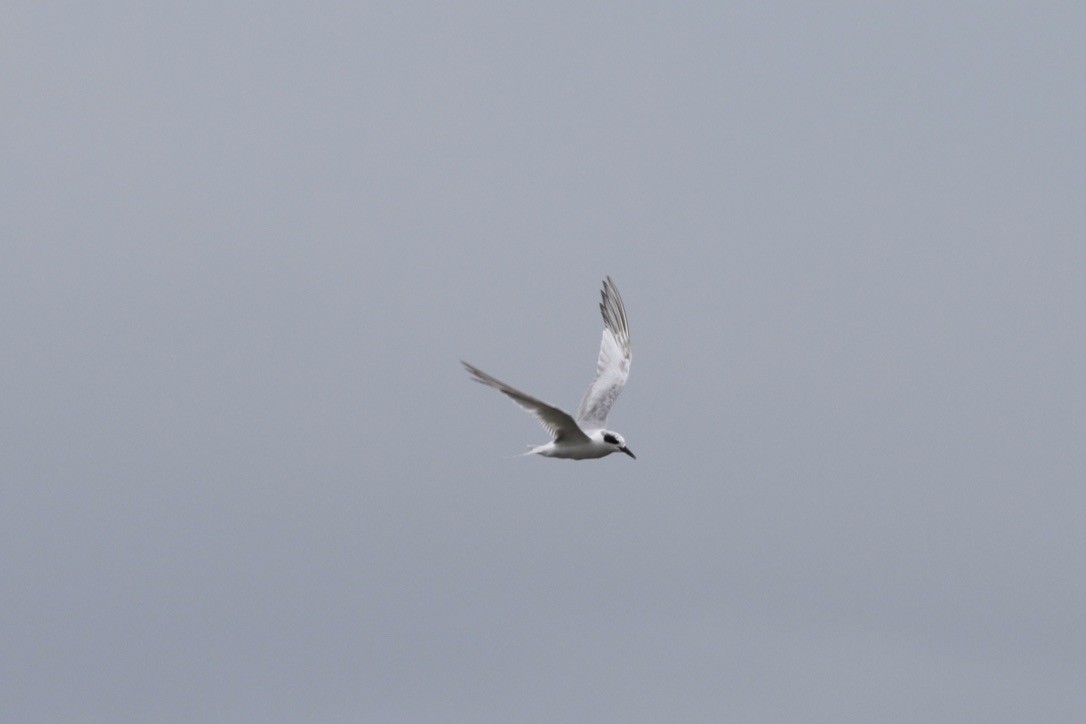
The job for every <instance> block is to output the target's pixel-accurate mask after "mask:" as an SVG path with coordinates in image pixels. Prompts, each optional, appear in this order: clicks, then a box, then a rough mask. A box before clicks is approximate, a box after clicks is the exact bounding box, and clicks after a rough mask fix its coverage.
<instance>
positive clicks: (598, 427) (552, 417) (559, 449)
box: [463, 277, 636, 460]
mask: <svg viewBox="0 0 1086 724" xmlns="http://www.w3.org/2000/svg"><path fill="white" fill-rule="evenodd" d="M601 297H602V301H601V302H600V313H601V314H602V315H603V325H604V326H603V341H602V342H601V343H600V354H599V358H598V360H597V362H596V379H595V380H593V381H592V384H591V385H589V387H588V390H587V391H586V392H585V393H584V397H583V398H582V399H581V406H580V408H579V409H578V411H577V419H574V418H573V417H572V416H571V415H569V414H568V413H566V412H564V411H562V410H560V409H558V408H557V407H553V406H552V405H548V404H547V403H545V402H541V401H540V400H537V399H536V398H534V397H532V396H530V395H526V394H524V393H523V392H521V391H520V390H518V389H516V388H515V387H510V386H509V385H507V384H505V383H504V382H502V381H501V380H499V379H497V378H496V377H492V376H491V375H488V374H487V373H486V372H483V371H482V370H480V369H479V368H478V367H474V366H472V365H470V364H468V363H467V362H463V365H464V367H466V368H467V370H468V372H470V373H471V374H472V375H473V379H474V380H475V381H476V382H480V383H482V384H484V385H487V386H489V387H493V388H494V389H496V390H498V391H499V392H501V393H503V394H505V395H506V396H508V397H509V398H510V399H512V400H513V402H515V403H517V404H518V405H520V406H521V407H522V408H524V409H525V410H527V411H528V412H530V413H531V414H532V415H534V416H535V418H536V419H537V420H539V422H540V423H541V424H542V425H543V427H545V428H547V431H548V432H549V433H550V434H551V437H552V438H553V439H552V440H551V441H550V442H549V443H546V444H545V445H539V446H536V447H533V448H532V449H531V450H529V451H528V452H527V453H526V454H527V455H542V456H543V457H548V458H566V459H570V460H589V459H592V458H602V457H606V456H608V455H610V454H611V453H613V452H624V453H626V454H627V455H629V456H630V457H632V458H635V459H636V456H635V455H634V454H633V453H632V452H630V449H629V448H628V447H626V441H625V440H624V439H623V438H622V436H621V435H619V434H618V433H617V432H612V431H610V430H607V429H605V427H604V426H605V425H606V423H607V415H608V413H610V411H611V407H612V405H614V404H615V400H616V399H617V398H618V395H619V393H620V392H622V387H623V385H625V384H626V379H627V378H628V377H629V375H630V328H629V323H628V322H627V320H626V307H625V306H624V305H623V303H622V296H621V295H620V294H619V293H618V288H617V287H616V286H615V283H614V282H613V281H611V278H610V277H607V279H605V280H604V282H603V291H602V292H601Z"/></svg>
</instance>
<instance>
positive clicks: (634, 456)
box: [619, 447, 637, 460]
mask: <svg viewBox="0 0 1086 724" xmlns="http://www.w3.org/2000/svg"><path fill="white" fill-rule="evenodd" d="M619 450H621V451H622V452H624V453H626V454H627V455H629V456H630V457H632V458H633V459H634V460H637V456H636V455H634V454H633V453H632V452H630V448H628V447H620V448H619Z"/></svg>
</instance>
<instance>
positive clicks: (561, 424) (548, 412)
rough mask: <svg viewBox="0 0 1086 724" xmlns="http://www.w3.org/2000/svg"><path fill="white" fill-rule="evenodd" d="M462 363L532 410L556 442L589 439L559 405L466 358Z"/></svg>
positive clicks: (479, 378) (478, 377)
mask: <svg viewBox="0 0 1086 724" xmlns="http://www.w3.org/2000/svg"><path fill="white" fill-rule="evenodd" d="M460 364H462V365H464V367H465V368H467V370H468V372H470V373H471V374H472V379H473V380H475V381H476V382H479V383H481V384H484V385H486V386H488V387H493V388H494V389H496V390H498V391H499V392H501V393H502V394H504V395H505V396H506V397H509V398H510V399H512V400H513V402H515V403H517V404H518V405H520V406H521V407H522V408H523V409H525V410H527V411H528V412H530V413H531V414H532V415H533V416H534V417H535V419H537V420H539V422H540V424H542V425H543V427H545V428H546V429H547V432H549V433H550V434H551V437H552V438H554V441H555V442H561V441H569V442H588V441H589V438H588V435H585V434H584V431H582V430H581V428H580V427H578V425H577V422H576V421H575V420H574V419H573V418H572V417H570V416H569V415H568V414H567V413H565V412H562V411H561V410H559V409H558V408H557V407H553V406H551V405H548V404H547V403H546V402H541V401H540V400H537V399H536V398H534V397H532V396H531V395H526V394H524V393H523V392H521V391H520V390H518V389H516V388H515V387H510V386H509V385H507V384H505V383H504V382H502V381H501V380H499V379H498V378H496V377H493V376H491V375H488V374H487V373H486V372H483V371H482V370H481V369H479V368H478V367H475V366H473V365H470V364H468V363H467V362H465V361H464V360H460Z"/></svg>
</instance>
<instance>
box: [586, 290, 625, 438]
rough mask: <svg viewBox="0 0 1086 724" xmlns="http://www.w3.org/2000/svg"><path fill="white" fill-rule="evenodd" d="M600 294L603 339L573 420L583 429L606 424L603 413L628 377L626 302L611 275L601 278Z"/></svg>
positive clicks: (605, 417) (608, 410)
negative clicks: (586, 388) (593, 377)
mask: <svg viewBox="0 0 1086 724" xmlns="http://www.w3.org/2000/svg"><path fill="white" fill-rule="evenodd" d="M600 296H601V298H602V301H601V302H600V314H602V315H603V340H602V341H601V342H600V356H599V358H598V359H597V360H596V379H595V380H593V382H592V384H591V385H589V387H588V390H587V391H586V392H585V393H584V397H583V398H581V406H580V408H579V409H578V410H577V423H578V424H579V425H580V426H581V427H582V428H584V429H586V430H590V429H595V428H602V427H603V426H604V425H606V424H607V415H608V414H609V413H610V412H611V407H612V406H613V405H614V404H615V400H616V399H618V395H619V393H620V392H622V386H623V385H625V384H626V380H627V379H628V378H629V376H630V359H631V354H630V325H629V322H628V321H627V319H626V305H625V304H623V303H622V295H621V294H619V292H618V287H616V286H615V282H614V281H613V280H612V279H611V277H607V278H606V279H605V280H604V281H603V291H602V292H600Z"/></svg>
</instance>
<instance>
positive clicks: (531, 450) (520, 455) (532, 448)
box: [505, 445, 547, 460]
mask: <svg viewBox="0 0 1086 724" xmlns="http://www.w3.org/2000/svg"><path fill="white" fill-rule="evenodd" d="M545 447H547V446H546V445H529V446H528V451H527V452H522V453H516V454H515V455H506V456H505V459H506V460H511V459H513V458H526V457H528V456H529V455H535V454H536V453H538V452H539V451H540V450H542V449H543V448H545Z"/></svg>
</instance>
